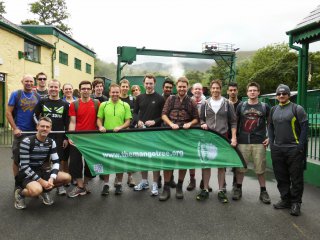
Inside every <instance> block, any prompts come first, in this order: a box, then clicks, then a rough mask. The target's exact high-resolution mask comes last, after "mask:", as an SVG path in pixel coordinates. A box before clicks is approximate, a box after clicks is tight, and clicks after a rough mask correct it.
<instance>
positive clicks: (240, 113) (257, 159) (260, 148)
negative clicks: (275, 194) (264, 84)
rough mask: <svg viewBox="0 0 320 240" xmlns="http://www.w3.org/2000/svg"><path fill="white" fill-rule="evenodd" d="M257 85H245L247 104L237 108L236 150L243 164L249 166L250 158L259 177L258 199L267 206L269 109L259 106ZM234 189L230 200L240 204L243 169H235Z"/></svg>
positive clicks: (262, 105) (266, 106) (253, 83)
mask: <svg viewBox="0 0 320 240" xmlns="http://www.w3.org/2000/svg"><path fill="white" fill-rule="evenodd" d="M259 94H260V85H259V84H258V83H255V82H251V83H249V84H248V85H247V95H248V101H246V102H242V103H240V104H239V105H238V107H237V110H236V115H237V117H238V119H239V120H238V124H239V126H238V134H237V140H238V144H239V145H238V148H239V150H240V151H241V153H242V155H243V157H244V159H245V161H246V162H247V163H248V161H249V159H250V158H251V159H252V160H253V163H254V170H255V173H256V175H257V177H258V181H259V185H260V196H259V199H260V200H261V201H262V202H263V203H265V204H270V203H271V200H270V197H269V194H268V192H267V190H266V180H265V176H264V173H265V170H266V147H267V146H268V144H269V139H268V138H267V136H266V128H267V119H268V116H269V112H270V107H269V106H268V105H267V104H265V103H261V102H259V99H258V96H259ZM236 171H237V173H236V177H237V186H236V188H234V189H233V196H232V199H233V200H239V199H240V198H241V197H242V182H243V178H244V173H245V172H246V169H245V168H237V170H236Z"/></svg>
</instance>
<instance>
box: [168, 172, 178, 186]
mask: <svg viewBox="0 0 320 240" xmlns="http://www.w3.org/2000/svg"><path fill="white" fill-rule="evenodd" d="M169 186H170V187H171V188H176V187H177V184H176V182H175V181H174V178H173V175H172V176H171V178H170V182H169Z"/></svg>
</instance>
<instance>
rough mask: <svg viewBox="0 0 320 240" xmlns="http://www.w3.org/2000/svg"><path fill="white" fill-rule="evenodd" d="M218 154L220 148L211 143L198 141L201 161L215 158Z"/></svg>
mask: <svg viewBox="0 0 320 240" xmlns="http://www.w3.org/2000/svg"><path fill="white" fill-rule="evenodd" d="M217 155H218V148H217V147H216V146H215V145H213V144H211V143H204V142H201V141H200V142H198V156H199V158H200V161H201V162H204V163H206V162H208V161H210V160H213V159H215V158H216V157H217Z"/></svg>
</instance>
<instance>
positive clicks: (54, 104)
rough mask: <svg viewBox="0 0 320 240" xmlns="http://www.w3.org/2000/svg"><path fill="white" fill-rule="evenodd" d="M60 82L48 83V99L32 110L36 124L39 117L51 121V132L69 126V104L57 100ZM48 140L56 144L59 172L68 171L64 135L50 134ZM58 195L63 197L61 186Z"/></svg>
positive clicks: (44, 99)
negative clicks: (59, 163) (52, 140)
mask: <svg viewBox="0 0 320 240" xmlns="http://www.w3.org/2000/svg"><path fill="white" fill-rule="evenodd" d="M59 92H60V82H59V81H58V80H56V79H53V80H51V81H49V84H48V98H43V99H41V100H40V101H39V102H38V104H37V105H36V107H35V110H34V121H35V122H36V123H37V122H38V119H40V118H41V117H48V118H50V119H51V121H52V131H66V130H68V125H69V115H68V112H69V104H68V103H67V102H65V101H63V100H62V99H60V98H59ZM49 137H50V138H52V139H54V140H55V142H56V144H57V152H58V155H59V159H60V161H61V170H62V171H65V172H67V171H68V159H67V158H66V157H65V154H64V153H65V151H64V149H65V148H66V147H67V146H68V140H67V137H66V135H65V134H64V133H51V134H50V135H49ZM58 194H59V195H65V194H66V190H65V189H64V188H63V186H61V187H59V188H58Z"/></svg>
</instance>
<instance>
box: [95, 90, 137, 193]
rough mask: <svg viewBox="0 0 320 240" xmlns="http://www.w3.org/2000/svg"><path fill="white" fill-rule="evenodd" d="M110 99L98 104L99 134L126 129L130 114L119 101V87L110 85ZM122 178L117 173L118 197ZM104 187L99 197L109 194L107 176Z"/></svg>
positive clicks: (125, 105) (120, 174) (120, 191)
mask: <svg viewBox="0 0 320 240" xmlns="http://www.w3.org/2000/svg"><path fill="white" fill-rule="evenodd" d="M109 96H110V99H109V101H107V102H103V103H101V104H100V107H99V111H98V115H97V117H98V118H97V125H98V128H99V131H100V132H106V130H113V131H114V132H118V131H119V130H121V129H125V128H128V127H129V125H130V120H131V118H132V114H131V111H130V106H129V104H128V103H126V102H123V101H121V100H120V98H119V96H120V86H119V85H117V84H111V85H110V91H109ZM122 177H123V173H117V174H116V179H117V183H115V194H116V195H120V194H121V193H122ZM103 179H104V186H103V189H102V192H101V195H103V196H106V195H108V194H109V175H104V176H103Z"/></svg>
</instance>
